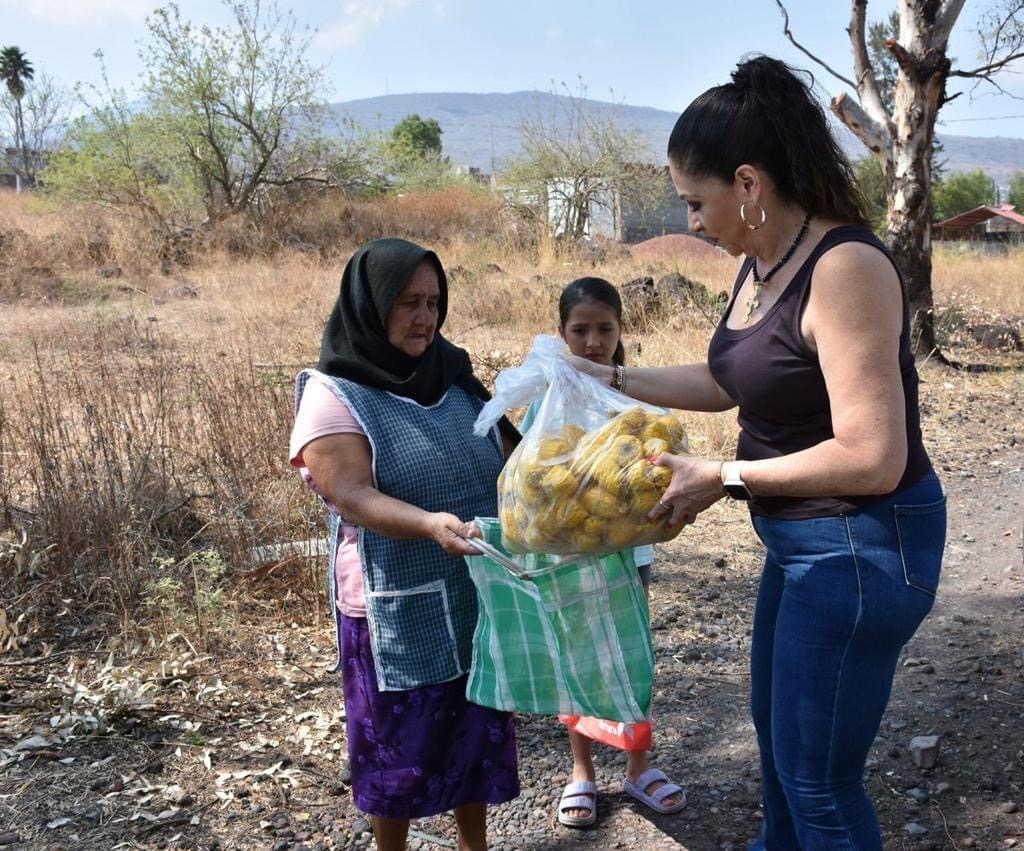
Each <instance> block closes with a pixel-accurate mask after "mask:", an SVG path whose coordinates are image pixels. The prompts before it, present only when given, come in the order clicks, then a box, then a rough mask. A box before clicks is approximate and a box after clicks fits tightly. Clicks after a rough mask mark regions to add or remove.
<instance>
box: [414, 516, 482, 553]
mask: <svg viewBox="0 0 1024 851" xmlns="http://www.w3.org/2000/svg"><path fill="white" fill-rule="evenodd" d="M427 523H428V527H429V529H430V537H431V538H433V539H434V540H435V541H436V542H437V543H438V544H439V545H440V547H441V549H443V550H444V551H445V552H446V553H448V554H450V555H453V556H475V555H480V551H479V550H478V549H477V548H476V547H474V546H472V545H471V544H468V543H466V541H465V540H463V539H464V538H480V537H483V536H482V535H481V534H480V528H479V527H478V526H477V525H476V523H464V522H462V521H461V520H459V518H458V517H456V516H455V515H454V514H445V513H444V512H443V511H438V512H436V513H434V514H431V515H429V519H428V521H427Z"/></svg>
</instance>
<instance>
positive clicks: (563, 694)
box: [466, 517, 654, 722]
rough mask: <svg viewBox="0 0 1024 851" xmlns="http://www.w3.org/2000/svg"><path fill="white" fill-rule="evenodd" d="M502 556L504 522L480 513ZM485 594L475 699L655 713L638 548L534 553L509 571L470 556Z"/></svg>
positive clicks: (553, 708)
mask: <svg viewBox="0 0 1024 851" xmlns="http://www.w3.org/2000/svg"><path fill="white" fill-rule="evenodd" d="M477 523H478V524H479V525H480V527H481V529H482V530H483V532H484V540H485V541H486V542H487V543H488V544H490V545H491V546H492V547H493V548H494V549H495V550H497V551H498V553H499V554H500V555H502V556H505V557H508V554H507V552H506V551H504V550H502V549H501V528H500V526H499V524H498V521H497V520H494V519H490V518H479V517H478V518H477ZM466 561H467V563H468V564H469V575H470V577H471V578H472V580H473V583H474V584H475V585H476V590H477V594H478V596H479V598H480V615H479V618H478V620H477V625H476V632H475V633H474V635H473V664H472V667H471V669H470V673H469V682H468V684H467V686H466V696H467V697H468V698H469V699H470V700H471V701H473V702H474V703H479V704H480V705H482V706H491V707H494V708H495V709H506V710H518V711H521V712H531V713H536V714H540V715H592V716H596V717H598V718H604V719H609V720H611V721H624V722H637V721H645V720H647V719H648V718H649V717H650V708H651V691H652V687H653V680H654V651H653V648H652V646H651V634H650V627H649V625H648V611H647V600H646V597H645V596H644V591H643V585H642V584H641V582H640V577H639V575H638V574H637V570H636V565H635V564H634V563H633V555H632V551H631V550H625V551H623V552H619V553H612V554H610V555H606V556H582V557H579V558H573V557H569V558H567V559H562V558H560V557H558V556H548V555H537V554H528V555H525V556H516V557H515V560H514V562H513V564H512V565H511V566H512V567H518V568H519V569H521V571H522V574H523V575H521V576H514V575H513V574H512V573H511V572H510V570H509V569H508V567H506V566H503V565H502V564H501V563H500V562H499V561H498V560H496V559H495V558H493V557H491V556H488V555H479V556H470V557H468V558H467V559H466Z"/></svg>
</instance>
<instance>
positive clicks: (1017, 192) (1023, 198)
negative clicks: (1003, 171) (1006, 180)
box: [1006, 171, 1024, 213]
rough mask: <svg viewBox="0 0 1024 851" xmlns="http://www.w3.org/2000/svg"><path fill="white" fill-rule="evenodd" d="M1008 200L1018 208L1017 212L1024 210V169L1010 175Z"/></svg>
mask: <svg viewBox="0 0 1024 851" xmlns="http://www.w3.org/2000/svg"><path fill="white" fill-rule="evenodd" d="M1006 200H1007V202H1008V203H1010V204H1013V206H1014V207H1016V208H1017V212H1018V213H1020V212H1024V171H1015V172H1014V173H1013V174H1012V175H1010V194H1009V195H1008V196H1007V198H1006Z"/></svg>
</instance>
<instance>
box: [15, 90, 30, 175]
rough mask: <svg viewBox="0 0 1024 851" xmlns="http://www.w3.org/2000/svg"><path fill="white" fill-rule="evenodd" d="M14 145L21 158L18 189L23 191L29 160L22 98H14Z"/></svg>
mask: <svg viewBox="0 0 1024 851" xmlns="http://www.w3.org/2000/svg"><path fill="white" fill-rule="evenodd" d="M14 135H15V139H14V147H15V148H17V151H18V154H19V156H20V158H21V170H20V174H17V175H16V177H17V178H18V179H17V180H16V184H17V191H18V192H21V186H22V183H25V184H26V185H27V184H28V176H27V175H28V160H27V157H26V154H25V122H24V120H23V119H22V115H21V98H20V97H16V98H15V99H14Z"/></svg>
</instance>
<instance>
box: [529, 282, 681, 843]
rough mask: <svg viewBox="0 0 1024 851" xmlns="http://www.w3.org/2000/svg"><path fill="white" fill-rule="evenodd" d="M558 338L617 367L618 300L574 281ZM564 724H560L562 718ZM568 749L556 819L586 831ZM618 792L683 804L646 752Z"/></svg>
mask: <svg viewBox="0 0 1024 851" xmlns="http://www.w3.org/2000/svg"><path fill="white" fill-rule="evenodd" d="M558 318H559V333H560V334H561V335H562V338H563V339H564V340H565V342H566V343H567V344H568V346H569V351H571V352H572V353H573V354H574V355H578V356H580V357H584V358H587V359H588V360H591V361H594V362H595V363H600V364H605V365H609V364H623V363H624V361H625V350H624V349H623V346H622V300H621V299H620V298H619V293H618V291H617V290H616V289H615V287H614V286H612V285H611V284H610V283H608V281H606V280H604V279H603V278H579V279H577V280H575V281H573V282H572V283H571V284H569V285H568V286H567V287H566V288H565V289H564V290H563V291H562V296H561V298H560V299H559V301H558ZM538 408H539V403H534V404H533V405H531V406H530V408H529V410H528V411H527V412H526V416H525V417H523V422H522V424H521V425H520V427H519V428H520V431H521V432H522V433H523V434H525V433H526V431H527V429H529V427H530V425H531V424H532V423H533V420H534V417H535V416H536V413H537V409H538ZM633 555H634V560H635V561H636V565H637V570H638V571H639V573H640V580H641V581H642V582H643V585H644V591H645V592H647V593H648V594H649V587H648V586H649V583H650V579H651V562H652V561H653V560H654V547H653V546H650V545H648V546H643V547H636V548H635V549H634V553H633ZM563 720H566V719H563ZM569 745H570V747H571V749H572V782H570V783H569V784H568V785H567V786H566V787H565V789H564V791H563V792H562V798H561V801H560V802H559V805H558V820H559V822H561V823H562V824H564V825H566V826H567V827H589V826H590V825H592V824H593V823H594V821H595V820H596V819H597V785H596V783H595V782H594V778H595V773H594V763H593V759H592V755H591V747H592V745H593V742H592V740H591V739H589V738H587V737H586V736H584V735H583V734H582V733H578V732H576V731H575V730H573V729H571V728H570V730H569ZM627 753H628V763H627V768H626V779H625V782H624V783H623V790H624V791H625V792H626V793H627V794H628V795H631V796H632V797H634V798H636V799H637V800H638V801H641V802H642V803H644V804H646V805H647V806H649V807H650V808H651V809H653V810H655V811H656V812H659V813H675V812H678V811H679V810H681V809H682V808H683V807H684V806H685V805H686V793H685V792H684V790H683V789H682V787H680V786H677V785H676V784H674V783H670V782H669V780H668V778H667V777H666V776H665V775H664V773H663V772H661V771H659V770H658V769H654V768H650V767H649V766H648V758H647V751H646V750H629V751H627Z"/></svg>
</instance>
